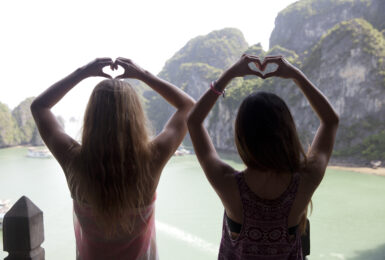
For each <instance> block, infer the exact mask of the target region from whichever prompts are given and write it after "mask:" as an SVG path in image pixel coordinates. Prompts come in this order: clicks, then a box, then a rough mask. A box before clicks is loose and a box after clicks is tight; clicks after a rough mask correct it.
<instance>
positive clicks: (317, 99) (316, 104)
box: [262, 56, 339, 186]
mask: <svg viewBox="0 0 385 260" xmlns="http://www.w3.org/2000/svg"><path fill="white" fill-rule="evenodd" d="M269 63H275V64H277V65H278V69H277V70H276V71H275V72H272V73H268V74H266V75H265V76H264V77H265V78H268V77H272V76H277V77H282V78H290V79H293V80H294V82H295V83H296V84H297V86H298V87H299V88H300V89H301V91H302V92H303V94H304V95H305V97H306V98H307V99H308V101H309V103H310V105H311V107H312V109H313V110H314V112H315V113H316V114H317V116H318V118H319V119H320V126H319V127H318V130H317V133H316V135H315V137H314V139H313V142H312V144H311V147H310V149H309V152H308V159H309V160H308V162H309V163H308V166H307V168H306V169H305V171H307V172H308V173H309V174H310V176H311V179H312V180H311V181H312V182H313V184H314V185H315V186H318V184H319V183H320V182H321V180H322V178H323V176H324V174H325V171H326V167H327V164H328V162H329V159H330V156H331V154H332V151H333V146H334V142H335V137H336V133H337V128H338V123H339V117H338V114H337V113H336V111H335V110H334V108H333V107H332V105H331V104H330V103H329V101H328V99H327V98H326V97H325V96H324V95H323V94H322V93H321V91H320V90H319V89H318V88H317V87H316V86H314V85H313V83H311V82H310V80H309V79H308V78H307V77H306V76H305V75H304V74H303V73H302V71H300V70H299V69H297V68H295V67H294V66H293V65H291V64H290V63H289V62H288V61H287V60H286V59H285V58H283V57H282V56H275V57H266V59H265V61H264V63H263V66H262V69H263V68H264V67H266V65H267V64H269Z"/></svg>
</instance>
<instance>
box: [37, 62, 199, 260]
mask: <svg viewBox="0 0 385 260" xmlns="http://www.w3.org/2000/svg"><path fill="white" fill-rule="evenodd" d="M107 66H110V67H111V69H117V67H118V66H122V67H123V69H124V73H123V74H122V75H120V76H118V78H119V79H123V78H135V79H138V80H141V81H143V82H144V83H146V84H147V85H148V86H150V87H151V88H152V89H153V90H155V91H156V92H157V93H159V94H160V95H161V96H162V97H163V98H164V99H165V100H166V101H167V102H169V103H170V104H171V105H172V106H174V107H175V108H176V112H175V113H174V114H173V115H172V116H171V117H170V119H169V121H168V122H167V123H166V125H165V126H164V129H163V130H162V131H161V133H159V134H158V135H157V136H156V137H154V138H150V137H149V133H148V130H147V120H146V117H145V114H144V111H143V108H142V105H141V102H140V98H139V97H138V95H137V93H136V92H135V90H134V89H133V88H132V87H131V86H130V85H129V84H128V83H127V82H125V81H120V80H118V79H111V77H110V76H109V75H107V74H106V73H104V72H103V68H104V67H107ZM93 76H101V77H106V78H110V79H107V80H103V81H102V82H100V83H99V84H98V85H97V86H96V87H95V88H94V90H93V92H92V94H91V97H90V99H89V102H88V105H87V109H86V112H85V115H84V125H83V133H82V139H81V144H79V143H78V142H76V141H75V140H74V139H72V138H71V137H70V136H68V135H67V134H66V133H65V132H64V129H63V128H62V126H61V125H60V123H59V122H58V121H57V120H56V118H55V116H54V115H53V114H52V112H51V108H52V107H53V106H54V105H55V104H56V103H57V102H59V101H60V99H61V98H62V97H63V96H64V95H65V94H66V93H67V92H68V91H69V90H71V89H72V88H73V87H74V86H75V85H76V84H78V83H79V82H80V81H82V80H83V79H85V78H88V77H93ZM193 105H194V100H193V99H192V98H191V97H190V96H188V95H187V94H186V93H184V92H183V91H181V90H180V89H178V88H177V87H175V86H174V85H172V84H170V83H168V82H166V81H164V80H161V79H159V78H158V77H156V76H154V75H152V74H151V73H149V72H148V71H145V70H143V69H142V68H140V67H139V66H137V65H136V64H134V63H133V62H132V61H131V60H128V59H125V58H118V59H117V60H116V61H115V62H113V61H112V60H111V59H110V58H101V59H96V60H94V61H92V62H90V63H89V64H87V65H85V66H83V67H81V68H79V69H77V70H76V71H75V72H73V73H71V74H70V75H68V76H67V77H65V78H64V79H62V80H61V81H59V82H57V83H55V84H54V85H52V86H51V87H50V88H48V89H47V90H46V91H45V92H43V93H42V94H41V95H40V96H38V97H37V98H36V99H35V100H34V102H33V103H32V105H31V111H32V114H33V117H34V119H35V122H36V124H37V126H38V129H39V132H40V134H41V137H42V138H43V140H44V142H45V144H46V145H47V147H48V148H49V149H50V151H51V152H52V154H53V155H54V157H55V158H56V159H57V161H58V162H59V164H60V165H61V167H62V169H63V171H64V173H65V176H66V179H67V182H68V186H69V188H70V191H71V196H72V198H73V205H74V229H75V237H76V249H77V250H76V255H77V259H81V260H90V259H92V260H97V259H103V260H106V259H114V260H119V259H157V258H158V254H157V250H156V241H155V217H154V206H155V199H156V188H157V185H158V182H159V178H160V175H161V173H162V170H163V168H164V166H165V165H166V163H167V161H168V160H169V159H170V157H171V156H172V155H173V154H174V152H175V150H176V149H177V148H178V146H179V145H180V143H181V142H182V140H183V138H184V136H185V134H186V132H187V126H186V119H187V115H188V113H189V111H190V109H191V108H192V106H193Z"/></svg>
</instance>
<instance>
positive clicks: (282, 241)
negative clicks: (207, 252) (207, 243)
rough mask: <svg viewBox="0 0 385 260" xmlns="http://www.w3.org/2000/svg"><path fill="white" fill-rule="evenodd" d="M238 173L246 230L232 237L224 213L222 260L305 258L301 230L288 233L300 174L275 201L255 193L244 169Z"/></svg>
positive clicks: (220, 254)
mask: <svg viewBox="0 0 385 260" xmlns="http://www.w3.org/2000/svg"><path fill="white" fill-rule="evenodd" d="M235 176H236V180H237V183H238V189H239V192H240V196H241V200H242V206H243V224H242V229H241V232H240V233H239V236H238V237H237V238H236V239H233V238H231V235H230V230H229V227H228V225H227V221H226V216H224V219H223V228H222V240H221V245H220V248H219V255H218V259H231V260H236V259H244V260H247V259H269V260H286V259H288V260H300V259H302V246H301V236H300V234H299V230H298V229H297V231H296V234H295V235H294V236H290V235H289V233H288V217H289V213H290V209H291V206H292V205H293V202H294V199H295V196H296V193H297V189H298V185H299V178H300V175H299V173H295V174H294V175H293V177H292V180H291V183H290V184H289V186H288V188H287V189H286V191H284V192H283V193H282V194H281V195H280V196H279V197H278V198H277V199H274V200H267V199H262V198H260V197H258V196H257V195H256V194H255V193H254V192H252V191H251V190H250V188H249V187H248V186H247V184H246V182H245V179H244V175H243V172H241V173H236V175H235Z"/></svg>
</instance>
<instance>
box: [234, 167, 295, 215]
mask: <svg viewBox="0 0 385 260" xmlns="http://www.w3.org/2000/svg"><path fill="white" fill-rule="evenodd" d="M235 178H236V181H237V184H238V189H239V193H240V197H241V200H242V204H243V206H244V207H247V208H250V207H251V208H254V210H256V209H257V208H259V209H261V208H266V207H275V208H278V209H280V211H281V213H282V214H284V215H287V216H288V215H289V213H290V209H291V206H292V204H293V202H294V200H295V197H296V194H297V190H298V186H299V181H300V173H298V172H296V173H294V174H293V176H292V178H291V181H290V184H289V186H288V187H287V189H286V190H285V191H284V192H283V193H282V194H281V195H280V196H279V197H278V198H276V199H271V200H270V199H264V198H261V197H259V196H258V195H257V194H255V193H254V192H253V191H252V190H251V189H250V188H249V186H248V185H247V183H246V181H245V177H244V173H243V172H236V173H235Z"/></svg>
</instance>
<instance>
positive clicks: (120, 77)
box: [115, 74, 125, 79]
mask: <svg viewBox="0 0 385 260" xmlns="http://www.w3.org/2000/svg"><path fill="white" fill-rule="evenodd" d="M124 78H125V76H124V74H122V75H118V76H116V77H115V79H124Z"/></svg>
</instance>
